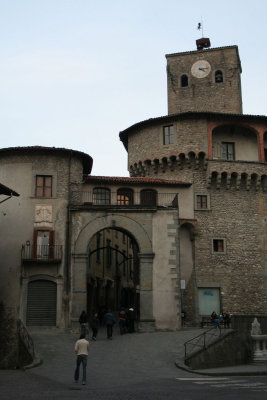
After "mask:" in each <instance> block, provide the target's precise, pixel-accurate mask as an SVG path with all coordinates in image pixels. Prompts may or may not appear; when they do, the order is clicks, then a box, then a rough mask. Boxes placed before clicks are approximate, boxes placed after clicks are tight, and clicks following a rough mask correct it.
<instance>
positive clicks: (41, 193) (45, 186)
mask: <svg viewBox="0 0 267 400" xmlns="http://www.w3.org/2000/svg"><path fill="white" fill-rule="evenodd" d="M35 195H36V197H52V176H51V175H36V185H35Z"/></svg>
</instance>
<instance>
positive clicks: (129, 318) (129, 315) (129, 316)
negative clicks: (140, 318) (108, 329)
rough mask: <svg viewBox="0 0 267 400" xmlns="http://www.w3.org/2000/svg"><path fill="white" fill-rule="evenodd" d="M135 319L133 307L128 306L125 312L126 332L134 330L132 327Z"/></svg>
mask: <svg viewBox="0 0 267 400" xmlns="http://www.w3.org/2000/svg"><path fill="white" fill-rule="evenodd" d="M135 319H136V314H135V310H134V308H133V307H130V308H129V310H128V312H127V321H128V332H129V333H133V332H135V328H134V321H135Z"/></svg>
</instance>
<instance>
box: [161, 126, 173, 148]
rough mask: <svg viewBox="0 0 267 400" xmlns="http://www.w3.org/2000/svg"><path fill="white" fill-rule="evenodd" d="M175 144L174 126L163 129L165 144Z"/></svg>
mask: <svg viewBox="0 0 267 400" xmlns="http://www.w3.org/2000/svg"><path fill="white" fill-rule="evenodd" d="M173 143H174V129H173V125H169V126H164V127H163V144H173Z"/></svg>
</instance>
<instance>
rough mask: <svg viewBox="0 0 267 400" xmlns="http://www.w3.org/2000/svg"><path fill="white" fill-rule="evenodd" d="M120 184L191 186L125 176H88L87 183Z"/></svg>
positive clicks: (180, 182)
mask: <svg viewBox="0 0 267 400" xmlns="http://www.w3.org/2000/svg"><path fill="white" fill-rule="evenodd" d="M92 182H95V183H120V184H123V183H125V184H128V185H144V184H145V185H162V186H164V185H165V186H191V183H190V182H183V181H176V180H167V179H158V178H150V177H133V178H131V177H123V176H94V175H90V176H86V177H85V183H92Z"/></svg>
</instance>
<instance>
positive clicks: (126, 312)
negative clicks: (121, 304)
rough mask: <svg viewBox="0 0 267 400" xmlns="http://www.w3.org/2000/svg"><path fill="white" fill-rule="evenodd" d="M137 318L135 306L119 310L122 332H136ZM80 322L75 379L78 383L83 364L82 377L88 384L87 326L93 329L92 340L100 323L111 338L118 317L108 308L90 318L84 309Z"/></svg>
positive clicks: (83, 382) (83, 381)
mask: <svg viewBox="0 0 267 400" xmlns="http://www.w3.org/2000/svg"><path fill="white" fill-rule="evenodd" d="M135 319H136V314H135V310H134V308H133V307H130V308H129V309H121V310H120V312H119V328H120V334H121V335H123V334H124V333H127V332H129V333H133V332H135V326H134V321H135ZM79 323H80V327H81V334H80V339H79V340H77V341H76V343H75V347H74V350H75V353H76V355H77V359H76V368H75V372H74V381H75V383H77V382H78V381H79V372H80V366H81V364H82V367H83V377H82V384H83V385H85V384H86V366H87V358H88V352H89V342H88V340H86V332H87V326H88V327H89V328H91V329H92V340H96V338H97V334H98V329H99V326H100V324H101V325H105V326H106V329H107V339H109V340H111V339H112V335H113V327H114V325H115V323H116V319H115V317H114V315H113V313H112V312H111V310H108V311H107V312H105V313H103V315H101V318H99V316H98V313H94V314H93V316H92V317H91V318H88V315H87V314H86V312H85V311H82V313H81V315H80V318H79Z"/></svg>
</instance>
